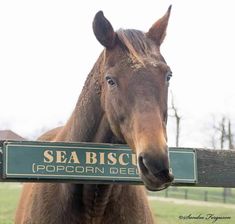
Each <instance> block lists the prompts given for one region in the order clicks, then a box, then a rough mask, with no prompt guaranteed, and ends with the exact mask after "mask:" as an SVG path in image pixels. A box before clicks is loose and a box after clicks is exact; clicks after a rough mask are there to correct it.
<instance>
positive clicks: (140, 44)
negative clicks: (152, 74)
mask: <svg viewBox="0 0 235 224" xmlns="http://www.w3.org/2000/svg"><path fill="white" fill-rule="evenodd" d="M116 34H117V36H118V39H119V40H120V41H121V43H122V45H123V46H124V47H125V48H126V50H127V51H128V53H129V56H130V58H131V59H132V61H133V62H135V63H138V64H141V65H142V66H144V65H145V61H146V60H147V61H148V62H151V61H157V59H158V57H159V56H160V52H159V48H157V47H156V46H155V44H154V43H153V42H151V41H149V39H148V38H147V36H146V34H145V33H143V32H141V31H139V30H134V29H127V30H124V29H119V30H118V31H117V32H116Z"/></svg>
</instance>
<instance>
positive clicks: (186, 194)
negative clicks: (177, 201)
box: [184, 189, 188, 200]
mask: <svg viewBox="0 0 235 224" xmlns="http://www.w3.org/2000/svg"><path fill="white" fill-rule="evenodd" d="M184 199H185V200H187V199H188V189H185V190H184Z"/></svg>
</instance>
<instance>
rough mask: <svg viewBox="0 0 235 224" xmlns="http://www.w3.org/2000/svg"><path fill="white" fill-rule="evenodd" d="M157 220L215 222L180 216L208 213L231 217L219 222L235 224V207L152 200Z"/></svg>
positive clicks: (184, 223) (172, 223)
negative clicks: (179, 203)
mask: <svg viewBox="0 0 235 224" xmlns="http://www.w3.org/2000/svg"><path fill="white" fill-rule="evenodd" d="M150 204H151V208H152V211H153V213H154V217H155V220H156V222H157V223H158V224H203V223H205V224H206V223H208V224H211V223H213V220H211V219H208V220H204V219H203V220H202V219H200V220H198V219H187V218H186V219H184V220H182V219H180V218H179V217H180V216H185V217H187V216H189V215H190V214H191V217H192V216H194V217H196V216H199V215H201V217H205V218H206V217H207V214H214V216H220V217H231V219H226V220H217V221H216V222H214V223H217V224H234V223H235V209H229V208H223V207H205V206H193V205H190V206H189V205H178V204H174V203H172V202H162V201H150Z"/></svg>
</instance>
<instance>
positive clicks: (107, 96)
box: [93, 8, 173, 190]
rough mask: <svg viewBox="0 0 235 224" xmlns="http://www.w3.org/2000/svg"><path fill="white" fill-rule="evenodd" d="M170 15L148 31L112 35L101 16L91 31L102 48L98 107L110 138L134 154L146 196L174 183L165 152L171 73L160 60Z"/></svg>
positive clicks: (124, 31) (97, 15)
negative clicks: (126, 145) (105, 117)
mask: <svg viewBox="0 0 235 224" xmlns="http://www.w3.org/2000/svg"><path fill="white" fill-rule="evenodd" d="M170 9H171V8H169V9H168V11H167V13H166V14H165V15H164V16H163V17H162V18H161V19H159V20H158V21H157V22H156V23H154V24H153V26H152V27H151V28H150V29H149V31H148V32H147V33H143V32H141V31H138V30H122V29H121V30H118V31H117V32H114V30H113V28H112V25H111V24H110V22H109V21H108V20H107V19H106V18H105V17H104V15H103V13H102V12H98V13H97V14H96V16H95V18H94V22H93V30H94V33H95V36H96V38H97V39H98V41H99V42H100V43H101V44H102V45H103V46H104V47H105V50H104V52H103V64H102V66H101V68H100V70H101V71H100V74H101V80H100V82H101V89H102V90H101V92H102V93H101V102H102V106H103V109H104V111H105V114H106V116H107V119H108V122H109V125H110V127H111V130H112V132H113V133H114V135H115V136H117V137H118V138H119V139H121V140H123V141H125V142H126V143H127V144H128V145H129V146H130V147H131V148H132V149H133V150H134V151H135V153H136V154H137V161H138V166H139V169H140V173H141V177H142V180H143V181H144V183H145V185H146V187H147V188H148V189H150V190H161V189H164V188H166V187H168V186H169V185H170V184H171V182H172V181H173V175H172V174H171V173H170V172H169V158H168V147H167V134H166V123H167V95H168V85H169V80H170V78H171V75H172V73H171V70H170V68H169V66H168V65H167V64H166V62H165V60H164V58H163V57H162V55H161V54H160V45H161V43H162V42H163V39H164V37H165V34H166V28H167V24H168V19H169V16H170Z"/></svg>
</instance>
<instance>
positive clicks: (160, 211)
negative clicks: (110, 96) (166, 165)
mask: <svg viewBox="0 0 235 224" xmlns="http://www.w3.org/2000/svg"><path fill="white" fill-rule="evenodd" d="M20 186H21V185H20V184H13V183H0V224H12V223H13V219H14V213H15V209H16V206H17V203H18V199H19V193H20V190H21V188H20ZM203 190H204V189H198V188H197V189H196V188H194V189H193V191H195V192H194V194H196V193H197V194H199V193H200V191H203ZM209 190H210V191H211V190H212V192H219V193H220V191H221V189H214V188H209ZM197 191H199V193H198V192H197ZM160 193H161V194H163V195H164V192H160ZM158 194H159V193H158ZM197 194H196V195H197ZM150 204H151V207H152V211H153V213H154V216H155V219H156V221H157V223H158V224H178V223H179V224H204V223H205V224H207V223H208V224H211V223H212V224H213V222H212V221H213V220H195V219H191V220H181V219H180V218H179V216H187V215H190V214H191V215H193V216H198V215H200V214H201V216H206V215H207V214H209V213H213V214H214V215H216V216H230V217H231V220H218V221H216V222H214V223H216V224H234V223H235V209H230V208H224V207H223V206H221V207H211V208H210V207H205V206H193V205H190V206H189V205H179V204H174V203H172V202H162V201H150Z"/></svg>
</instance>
